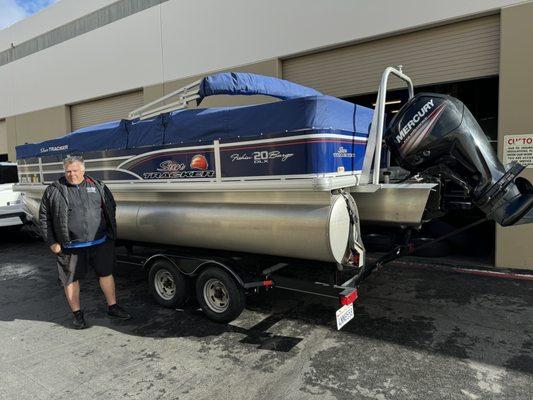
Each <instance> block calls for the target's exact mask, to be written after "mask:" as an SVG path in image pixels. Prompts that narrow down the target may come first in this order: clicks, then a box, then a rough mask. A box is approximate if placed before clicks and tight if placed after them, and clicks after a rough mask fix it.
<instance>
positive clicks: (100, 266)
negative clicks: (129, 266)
mask: <svg viewBox="0 0 533 400" xmlns="http://www.w3.org/2000/svg"><path fill="white" fill-rule="evenodd" d="M90 268H92V269H93V270H94V272H95V274H96V276H98V277H102V276H108V275H111V274H113V270H114V268H115V243H114V241H113V240H109V239H108V240H106V241H105V242H104V243H102V244H99V245H96V246H90V247H83V248H80V249H62V250H61V252H60V253H59V254H58V255H57V272H58V275H59V281H60V282H61V284H62V285H63V286H67V285H69V284H71V283H72V282H76V281H77V280H78V279H82V278H84V277H85V274H86V273H87V271H88V270H89V269H90Z"/></svg>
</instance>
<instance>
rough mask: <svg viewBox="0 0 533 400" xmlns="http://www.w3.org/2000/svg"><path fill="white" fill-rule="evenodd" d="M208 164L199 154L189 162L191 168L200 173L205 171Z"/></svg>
mask: <svg viewBox="0 0 533 400" xmlns="http://www.w3.org/2000/svg"><path fill="white" fill-rule="evenodd" d="M208 167H209V164H208V163H207V158H205V156H203V155H201V154H197V155H195V156H194V157H193V158H192V160H191V168H192V169H199V170H201V171H205V170H207V168H208Z"/></svg>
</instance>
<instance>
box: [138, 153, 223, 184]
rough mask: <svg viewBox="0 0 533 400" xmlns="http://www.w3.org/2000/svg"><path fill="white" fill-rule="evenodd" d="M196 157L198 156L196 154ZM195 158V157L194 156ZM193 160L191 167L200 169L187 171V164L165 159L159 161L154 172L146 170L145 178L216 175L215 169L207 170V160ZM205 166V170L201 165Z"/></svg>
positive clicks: (208, 176)
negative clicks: (203, 161)
mask: <svg viewBox="0 0 533 400" xmlns="http://www.w3.org/2000/svg"><path fill="white" fill-rule="evenodd" d="M195 157H196V156H195ZM193 160H194V157H193ZM194 165H196V167H194V166H193V161H191V168H197V169H200V170H198V171H186V170H185V168H186V166H185V164H184V163H182V162H177V161H174V160H165V161H162V162H160V163H159V168H157V170H156V171H154V172H144V173H143V179H180V178H211V177H214V176H215V171H212V170H207V160H205V164H202V162H201V159H200V161H196V162H195V163H194ZM202 166H205V167H206V169H205V170H203V169H201V168H199V167H202Z"/></svg>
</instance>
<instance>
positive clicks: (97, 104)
mask: <svg viewBox="0 0 533 400" xmlns="http://www.w3.org/2000/svg"><path fill="white" fill-rule="evenodd" d="M142 105H143V91H142V90H137V91H135V92H130V93H125V94H120V95H116V96H110V97H106V98H103V99H98V100H93V101H87V102H84V103H80V104H74V105H72V106H70V116H71V121H72V130H76V129H80V128H84V127H86V126H90V125H95V124H100V123H102V122H108V121H114V120H117V119H122V118H126V117H127V116H128V113H129V112H130V111H132V110H134V109H136V108H139V107H141V106H142Z"/></svg>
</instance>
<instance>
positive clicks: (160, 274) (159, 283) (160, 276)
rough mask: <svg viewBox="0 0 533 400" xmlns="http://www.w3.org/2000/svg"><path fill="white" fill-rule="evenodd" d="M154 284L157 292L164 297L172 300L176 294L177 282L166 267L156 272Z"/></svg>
mask: <svg viewBox="0 0 533 400" xmlns="http://www.w3.org/2000/svg"><path fill="white" fill-rule="evenodd" d="M154 284H155V290H156V292H157V294H158V295H159V296H160V297H161V298H162V299H165V300H172V299H173V298H174V296H175V295H176V282H175V281H174V277H173V276H172V274H171V273H170V272H168V271H167V270H166V269H160V270H159V271H157V272H156V274H155V278H154Z"/></svg>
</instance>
